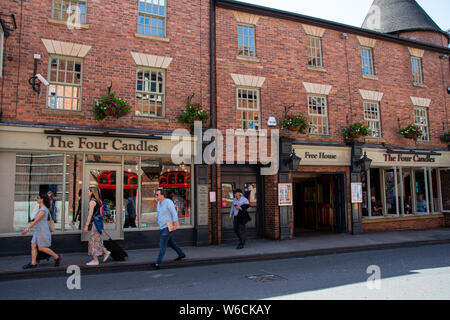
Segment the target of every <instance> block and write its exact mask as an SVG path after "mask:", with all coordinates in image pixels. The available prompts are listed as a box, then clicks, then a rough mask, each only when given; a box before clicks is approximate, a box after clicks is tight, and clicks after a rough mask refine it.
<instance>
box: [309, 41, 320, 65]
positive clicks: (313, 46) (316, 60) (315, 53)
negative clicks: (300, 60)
mask: <svg viewBox="0 0 450 320" xmlns="http://www.w3.org/2000/svg"><path fill="white" fill-rule="evenodd" d="M308 65H309V66H311V67H322V66H323V65H322V40H321V39H320V38H318V37H311V36H308Z"/></svg>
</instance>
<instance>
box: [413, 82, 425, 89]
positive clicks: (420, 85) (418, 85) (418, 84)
mask: <svg viewBox="0 0 450 320" xmlns="http://www.w3.org/2000/svg"><path fill="white" fill-rule="evenodd" d="M413 86H414V87H419V88H428V87H427V86H426V85H424V84H423V83H414V82H413Z"/></svg>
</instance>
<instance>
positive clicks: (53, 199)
mask: <svg viewBox="0 0 450 320" xmlns="http://www.w3.org/2000/svg"><path fill="white" fill-rule="evenodd" d="M47 195H48V197H49V198H50V214H51V216H52V219H53V221H54V222H55V223H56V197H55V194H54V193H53V191H49V192H47Z"/></svg>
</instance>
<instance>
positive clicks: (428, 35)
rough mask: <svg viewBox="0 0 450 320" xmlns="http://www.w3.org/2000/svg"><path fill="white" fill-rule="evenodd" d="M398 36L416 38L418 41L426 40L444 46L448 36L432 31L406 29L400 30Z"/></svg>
mask: <svg viewBox="0 0 450 320" xmlns="http://www.w3.org/2000/svg"><path fill="white" fill-rule="evenodd" d="M400 37H402V38H408V39H411V40H416V41H420V42H427V43H431V44H435V45H437V46H441V47H446V46H448V38H447V37H446V36H445V35H443V34H441V33H438V32H432V31H406V32H401V33H400Z"/></svg>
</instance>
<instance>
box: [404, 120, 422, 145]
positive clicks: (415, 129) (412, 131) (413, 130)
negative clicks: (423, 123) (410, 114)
mask: <svg viewBox="0 0 450 320" xmlns="http://www.w3.org/2000/svg"><path fill="white" fill-rule="evenodd" d="M398 133H400V134H401V135H402V136H404V137H405V138H407V139H412V140H414V141H417V139H419V138H420V137H421V136H422V135H423V131H422V129H420V127H419V126H416V125H414V124H410V125H409V126H407V127H406V128H401V129H400V130H399V132H398Z"/></svg>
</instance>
